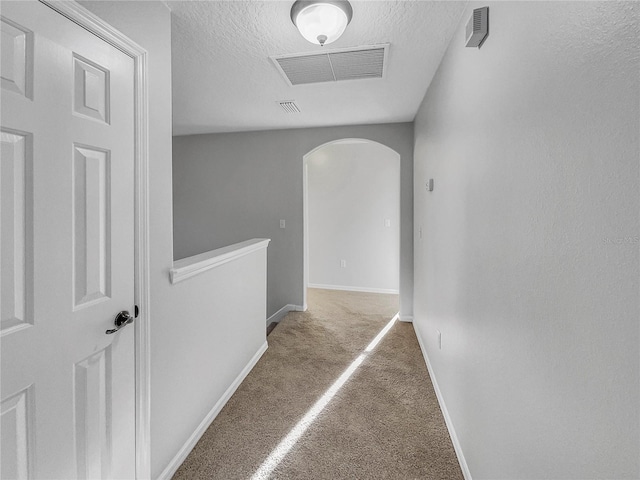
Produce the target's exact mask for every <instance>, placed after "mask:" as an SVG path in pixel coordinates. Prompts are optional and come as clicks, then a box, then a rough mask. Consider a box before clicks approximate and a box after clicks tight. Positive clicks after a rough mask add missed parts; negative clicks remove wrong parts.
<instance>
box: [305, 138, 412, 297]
mask: <svg viewBox="0 0 640 480" xmlns="http://www.w3.org/2000/svg"><path fill="white" fill-rule="evenodd" d="M303 161H304V179H303V198H304V213H303V216H304V233H303V235H304V277H303V278H304V308H305V309H306V308H307V289H308V288H309V287H310V286H311V287H316V288H327V289H335V290H351V291H363V292H377V293H395V294H397V293H399V278H400V155H399V154H398V153H397V152H396V151H395V150H393V149H391V148H389V147H387V146H385V145H383V144H381V143H378V142H375V141H372V140H368V139H361V138H345V139H340V140H334V141H331V142H328V143H325V144H323V145H320V146H318V147H317V148H314V149H313V150H311V151H310V152H308V153H307V154H306V155H305V156H304V157H303Z"/></svg>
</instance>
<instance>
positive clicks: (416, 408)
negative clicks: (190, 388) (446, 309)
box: [173, 289, 463, 480]
mask: <svg viewBox="0 0 640 480" xmlns="http://www.w3.org/2000/svg"><path fill="white" fill-rule="evenodd" d="M308 300H309V309H308V311H307V312H304V313H298V312H296V313H290V314H288V315H287V316H286V317H285V318H284V319H283V320H282V321H281V322H280V324H279V325H278V327H277V328H276V329H275V330H273V332H272V333H271V335H269V338H268V340H269V349H268V350H267V352H266V353H265V354H264V356H263V357H262V358H261V359H260V361H259V362H258V364H257V365H256V366H255V367H254V369H253V370H252V371H251V373H250V374H249V375H248V376H247V378H246V379H245V381H244V382H243V383H242V385H240V387H239V388H238V390H237V391H236V393H235V394H234V395H233V397H232V398H231V399H230V400H229V402H228V403H227V405H226V406H225V407H224V409H223V410H222V411H221V412H220V414H219V415H218V417H217V418H216V419H215V420H214V421H213V423H212V424H211V426H210V427H209V429H208V430H207V431H206V433H205V434H204V435H203V436H202V438H201V439H200V441H199V442H198V444H197V445H196V447H195V448H194V449H193V451H192V452H191V453H190V454H189V456H188V457H187V459H186V460H185V462H184V463H183V464H182V466H181V467H180V468H179V469H178V471H177V472H176V474H175V476H174V477H173V478H174V479H178V480H182V479H224V480H231V479H253V480H258V479H259V478H264V479H266V478H273V479H328V480H329V479H343V478H344V479H393V480H399V479H434V480H435V479H447V480H449V479H451V480H455V479H462V478H463V477H462V473H461V471H460V467H459V465H458V461H457V458H456V456H455V453H454V450H453V446H452V444H451V440H450V438H449V434H448V432H447V428H446V426H445V423H444V420H443V417H442V413H441V411H440V408H439V406H438V402H437V399H436V395H435V393H434V390H433V387H432V385H431V381H430V379H429V374H428V372H427V368H426V366H425V363H424V360H423V358H422V355H421V353H420V348H419V346H418V342H417V340H416V337H415V333H414V331H413V328H412V326H411V324H407V323H401V322H397V321H396V322H394V323H393V326H392V327H391V328H390V330H389V331H388V333H387V334H386V335H385V336H384V337H383V338H382V339H381V340H380V342H379V343H378V344H377V345H376V346H375V347H374V348H373V349H370V351H369V352H367V351H365V350H366V349H367V346H369V345H370V344H371V342H372V340H374V338H376V336H377V335H378V334H379V333H380V332H381V331H382V330H383V329H384V327H385V326H386V325H388V324H389V321H390V320H391V319H392V318H393V316H394V315H395V314H396V312H397V310H398V305H397V303H398V300H397V296H396V295H381V294H369V293H355V292H341V291H330V290H315V289H310V290H309V299H308ZM354 362H355V363H354ZM345 371H346V373H345ZM337 380H340V382H342V381H344V384H343V385H342V386H341V387H339V385H336V381H337ZM340 382H338V383H340ZM332 386H333V388H332ZM338 387H339V388H338ZM327 392H329V393H327ZM323 395H325V396H324V397H323ZM323 407H324V408H323ZM283 440H285V441H284V442H283Z"/></svg>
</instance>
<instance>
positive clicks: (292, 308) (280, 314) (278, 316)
mask: <svg viewBox="0 0 640 480" xmlns="http://www.w3.org/2000/svg"><path fill="white" fill-rule="evenodd" d="M306 311H307V307H306V306H302V305H293V304H292V303H288V304H287V305H285V306H284V307H282V308H281V309H280V310H278V311H277V312H276V313H274V314H273V315H271V316H270V317H269V318H267V325H269V324H271V323H273V322H276V323H277V322H279V321H280V320H282V319H283V318H284V317H285V316H286V315H287V313H289V312H306Z"/></svg>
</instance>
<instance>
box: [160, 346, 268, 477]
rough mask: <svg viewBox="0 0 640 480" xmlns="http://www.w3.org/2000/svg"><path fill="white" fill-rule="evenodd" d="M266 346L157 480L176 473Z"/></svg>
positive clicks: (236, 379) (257, 353) (245, 368)
mask: <svg viewBox="0 0 640 480" xmlns="http://www.w3.org/2000/svg"><path fill="white" fill-rule="evenodd" d="M268 346H269V345H268V344H267V342H264V343H263V344H262V346H261V347H260V348H259V349H258V351H257V352H256V353H255V355H254V356H253V357H252V358H251V360H249V363H247V365H246V366H245V367H244V368H243V369H242V371H241V372H240V374H239V375H238V376H237V377H236V378H235V380H234V381H233V382H232V383H231V385H229V388H227V390H226V391H225V392H224V394H223V395H222V397H220V399H219V400H218V401H217V402H216V404H215V405H214V406H213V408H212V409H211V411H209V413H208V414H207V416H206V417H204V419H203V420H202V422H200V425H198V428H196V430H195V431H194V432H193V433H192V434H191V436H190V437H189V439H188V440H187V441H186V442H185V444H184V445H183V446H182V448H181V449H180V450H179V451H178V453H177V454H176V456H175V457H173V459H172V460H171V461H170V462H169V465H167V468H165V469H164V471H163V472H162V473H161V474H160V476H159V477H158V480H170V479H171V477H172V476H173V474H174V473H176V471H177V470H178V468H179V467H180V465H182V462H184V461H185V459H186V458H187V456H188V455H189V453H190V452H191V450H193V447H195V446H196V443H198V440H200V437H202V435H203V434H204V432H206V431H207V428H209V425H211V422H213V420H214V419H215V418H216V417H217V416H218V414H219V413H220V411H221V410H222V407H224V406H225V405H226V403H227V402H228V401H229V399H230V398H231V395H233V394H234V392H235V391H236V390H237V389H238V387H239V386H240V384H241V383H242V381H243V380H244V378H245V377H246V376H247V375H248V374H249V372H250V371H251V369H252V368H253V367H254V366H255V364H256V363H258V360H260V357H262V354H263V353H264V352H265V351H266V350H267V347H268Z"/></svg>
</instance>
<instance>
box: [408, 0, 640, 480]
mask: <svg viewBox="0 0 640 480" xmlns="http://www.w3.org/2000/svg"><path fill="white" fill-rule="evenodd" d="M484 5H485V4H475V5H472V6H470V7H469V11H468V12H467V14H466V15H465V16H464V17H463V20H462V22H461V25H460V26H459V29H458V32H457V33H456V34H455V35H454V40H453V41H452V44H451V45H450V47H449V50H448V51H447V53H446V55H445V57H444V60H443V63H442V64H441V66H440V68H439V70H438V72H437V74H436V76H435V78H434V81H433V83H432V84H431V86H430V87H429V90H428V92H427V95H426V97H425V100H424V102H423V105H422V107H421V109H420V111H419V114H418V117H417V119H416V122H415V172H414V179H415V222H416V223H415V233H416V239H415V304H414V308H415V320H414V325H415V326H416V328H417V331H418V332H419V334H420V336H421V338H422V340H423V342H424V344H425V346H426V349H427V352H428V355H429V358H430V361H431V363H432V365H433V368H434V370H435V374H436V375H435V376H436V379H437V382H438V384H439V386H440V388H441V391H442V394H443V396H444V399H445V403H446V406H447V408H448V411H449V413H450V415H451V418H452V420H453V424H454V426H455V430H456V432H457V435H458V438H459V440H460V444H461V446H462V449H463V451H464V455H465V458H466V460H467V462H468V465H469V468H470V471H471V474H472V476H473V478H474V479H476V480H480V479H514V478H519V479H540V478H553V479H602V478H615V479H632V478H633V479H637V478H639V477H640V465H639V462H640V460H639V458H640V457H639V452H640V445H639V438H640V436H639V433H640V431H639V422H640V411H639V410H640V397H639V392H640V373H639V368H638V367H639V365H638V359H639V358H640V352H639V342H640V338H639V317H640V306H639V302H640V298H639V278H640V268H639V260H640V256H639V247H640V239H639V235H640V225H639V221H640V196H639V195H640V184H639V158H640V145H639V135H638V132H639V130H640V110H639V105H640V75H639V72H640V62H639V52H640V44H639V39H640V29H639V15H640V9H639V7H640V5H639V4H637V3H635V2H611V3H609V2H605V3H601V2H566V3H565V2H530V3H529V2H495V3H490V4H489V5H490V12H489V16H490V32H491V33H490V35H489V37H488V39H487V41H486V42H485V44H484V45H483V46H482V48H481V49H479V50H478V49H471V48H465V47H464V41H463V38H464V23H465V22H466V19H467V18H468V16H469V15H470V13H471V8H474V7H475V8H477V7H481V6H484ZM429 178H434V179H435V190H434V191H433V192H431V193H429V192H427V191H426V190H425V188H424V185H425V182H426V181H427V179H429ZM420 229H422V231H423V237H422V239H420ZM436 329H438V330H440V331H441V332H442V349H441V350H440V349H438V346H437V342H436Z"/></svg>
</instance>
